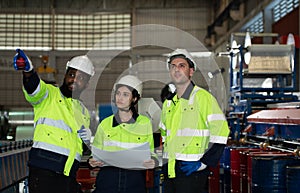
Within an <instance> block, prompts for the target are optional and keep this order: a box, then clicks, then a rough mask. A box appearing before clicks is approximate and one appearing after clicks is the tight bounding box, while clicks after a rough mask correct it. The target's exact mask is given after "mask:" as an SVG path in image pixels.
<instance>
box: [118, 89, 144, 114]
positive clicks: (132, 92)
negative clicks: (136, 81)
mask: <svg viewBox="0 0 300 193" xmlns="http://www.w3.org/2000/svg"><path fill="white" fill-rule="evenodd" d="M122 86H126V87H127V88H128V89H129V90H130V91H131V94H132V98H136V100H135V101H133V102H131V104H130V108H129V109H130V110H131V111H133V112H137V111H136V109H135V105H136V104H137V103H138V101H139V100H140V98H141V95H140V94H139V93H138V91H137V90H136V89H134V88H132V87H131V86H128V85H125V84H117V85H116V88H115V93H114V102H115V101H116V91H117V90H118V89H119V88H120V87H122Z"/></svg>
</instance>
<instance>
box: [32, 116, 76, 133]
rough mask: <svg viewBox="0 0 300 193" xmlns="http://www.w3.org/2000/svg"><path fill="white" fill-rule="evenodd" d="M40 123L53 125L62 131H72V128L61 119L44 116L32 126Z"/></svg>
mask: <svg viewBox="0 0 300 193" xmlns="http://www.w3.org/2000/svg"><path fill="white" fill-rule="evenodd" d="M40 124H44V125H49V126H53V127H56V128H59V129H62V130H64V131H67V132H69V133H72V129H71V128H70V127H69V126H68V125H67V124H66V123H65V122H64V121H63V120H53V119H49V118H46V117H43V118H39V119H38V120H37V121H36V123H35V125H34V128H35V127H36V126H37V125H40Z"/></svg>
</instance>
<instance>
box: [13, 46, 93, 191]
mask: <svg viewBox="0 0 300 193" xmlns="http://www.w3.org/2000/svg"><path fill="white" fill-rule="evenodd" d="M66 67H67V69H66V73H65V76H64V82H63V84H62V85H61V86H60V87H56V86H53V85H51V84H46V83H45V82H44V81H43V80H41V79H40V78H39V76H38V74H37V73H36V72H35V70H34V68H33V65H32V63H31V61H30V59H29V58H28V57H27V56H26V54H25V53H24V52H23V51H22V50H20V49H17V54H16V55H15V57H14V68H15V69H16V70H22V71H23V92H24V95H25V98H26V100H27V101H28V102H29V103H30V104H31V105H32V106H33V108H34V129H35V131H34V136H33V145H32V148H31V150H30V153H29V161H28V166H29V181H28V182H29V192H30V193H41V192H43V193H48V192H49V193H50V192H51V193H53V192H55V193H76V192H78V191H79V188H78V183H77V182H76V172H77V170H78V168H79V163H80V159H81V156H82V153H83V149H84V145H85V144H89V142H90V139H91V131H90V129H89V126H90V114H89V111H88V109H87V108H86V107H85V106H84V105H83V103H82V102H81V101H80V100H79V97H80V94H81V93H82V91H83V90H84V89H85V88H86V87H87V86H88V82H89V80H90V78H91V76H93V75H94V66H93V64H92V62H91V61H90V60H89V58H88V57H87V56H77V57H74V58H72V59H71V60H70V61H69V62H68V63H67V66H66Z"/></svg>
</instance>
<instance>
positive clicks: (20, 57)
mask: <svg viewBox="0 0 300 193" xmlns="http://www.w3.org/2000/svg"><path fill="white" fill-rule="evenodd" d="M16 51H17V54H16V55H15V57H14V68H15V69H16V70H24V72H29V71H31V70H32V69H33V65H32V63H31V61H30V59H29V58H28V56H26V54H25V53H24V52H23V50H21V49H16Z"/></svg>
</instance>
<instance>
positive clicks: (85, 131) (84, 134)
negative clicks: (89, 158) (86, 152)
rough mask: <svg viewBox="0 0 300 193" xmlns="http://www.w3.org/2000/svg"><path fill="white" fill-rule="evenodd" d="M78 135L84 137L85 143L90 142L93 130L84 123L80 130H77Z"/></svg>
mask: <svg viewBox="0 0 300 193" xmlns="http://www.w3.org/2000/svg"><path fill="white" fill-rule="evenodd" d="M77 133H78V136H79V137H80V138H81V139H82V141H83V142H84V143H85V144H90V142H91V138H92V132H91V130H90V129H89V128H85V127H84V126H83V125H82V126H81V128H80V130H78V131H77Z"/></svg>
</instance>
